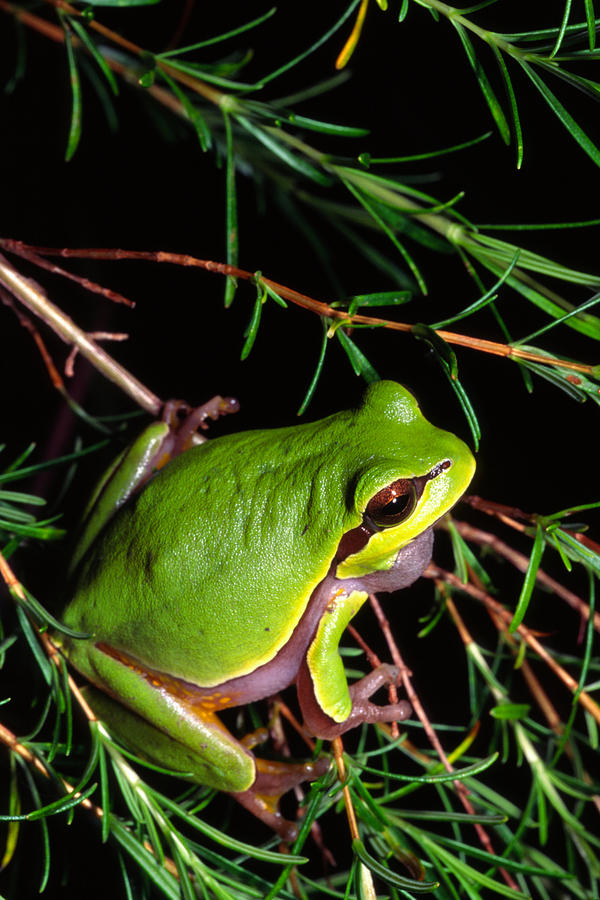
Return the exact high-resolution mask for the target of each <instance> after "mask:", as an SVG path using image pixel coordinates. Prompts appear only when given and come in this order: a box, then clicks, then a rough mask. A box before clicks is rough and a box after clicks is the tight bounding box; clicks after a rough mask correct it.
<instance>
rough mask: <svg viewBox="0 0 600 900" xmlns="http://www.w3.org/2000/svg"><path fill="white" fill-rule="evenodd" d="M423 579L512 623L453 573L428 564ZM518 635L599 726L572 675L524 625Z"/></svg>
mask: <svg viewBox="0 0 600 900" xmlns="http://www.w3.org/2000/svg"><path fill="white" fill-rule="evenodd" d="M424 574H425V577H427V578H436V579H441V580H442V581H445V582H447V583H449V584H451V585H452V586H453V587H455V588H457V589H458V590H459V591H462V592H463V593H466V594H468V595H469V596H470V597H473V598H474V599H476V600H479V601H480V602H482V603H483V604H484V605H485V606H486V607H488V608H489V609H492V610H493V611H494V612H495V613H496V614H497V615H498V616H499V617H500V618H501V619H502V620H503V621H504V623H505V624H506V625H509V624H510V623H511V622H512V618H513V614H512V613H511V612H510V611H509V610H507V609H505V608H504V607H503V606H502V604H501V603H499V602H498V601H497V600H495V599H494V598H493V597H492V596H490V594H488V593H487V592H486V591H484V590H482V589H481V588H478V587H476V586H475V585H473V584H469V583H468V582H467V583H466V584H465V583H464V582H462V581H461V580H460V578H458V576H456V575H454V573H453V572H447V571H445V570H444V569H440V568H439V566H436V565H435V564H433V563H430V564H429V566H428V567H427V570H426V571H425V573H424ZM517 631H518V633H519V634H520V635H521V637H522V639H523V640H524V641H525V642H526V643H527V645H528V646H529V647H530V648H531V649H532V650H533V651H534V653H537V655H538V656H539V657H540V658H541V659H542V660H543V661H544V662H545V663H546V665H547V666H548V667H549V668H550V669H552V671H553V672H554V673H555V675H556V676H557V677H558V678H559V679H560V680H561V681H562V683H563V684H564V685H565V686H566V687H567V688H568V689H569V691H571V693H572V694H574V695H575V694H576V695H577V701H578V703H580V704H581V706H583V708H584V709H585V710H586V711H587V712H589V713H590V714H591V715H592V716H593V717H594V719H595V720H596V722H598V723H599V724H600V706H599V705H598V704H597V703H596V701H595V700H594V699H593V698H592V697H590V695H589V694H588V693H587V692H586V691H584V690H581V691H580V690H579V684H578V682H577V681H576V680H575V678H573V676H572V675H570V674H569V672H567V670H566V669H564V668H563V667H562V666H561V665H560V664H559V663H557V662H556V660H555V659H554V658H553V657H552V656H551V654H550V653H549V652H548V651H547V650H546V648H545V647H544V646H543V645H542V644H541V643H540V642H539V640H538V639H537V638H536V637H535V635H534V634H533V632H532V631H531V630H530V629H529V628H527V627H526V626H525V625H523V624H521V625H519V626H518V628H517Z"/></svg>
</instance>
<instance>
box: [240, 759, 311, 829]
mask: <svg viewBox="0 0 600 900" xmlns="http://www.w3.org/2000/svg"><path fill="white" fill-rule="evenodd" d="M328 768H329V760H328V759H326V758H325V757H322V758H320V759H317V760H315V761H314V762H310V763H288V762H273V761H271V760H266V759H256V780H255V781H254V784H253V785H252V787H251V788H249V789H248V790H247V791H238V792H236V793H232V794H231V796H232V797H234V798H235V799H236V800H237V801H238V803H241V805H242V806H244V807H245V808H246V809H247V810H248V811H249V812H251V813H252V814H253V815H255V816H256V817H257V818H258V819H261V821H263V822H264V823H265V825H268V826H269V828H272V829H273V831H276V832H277V834H278V835H279V836H280V837H281V839H282V840H284V841H286V842H288V843H290V842H291V841H294V840H295V839H296V836H297V834H298V826H297V825H296V823H295V822H290V820H289V819H285V818H284V817H283V815H282V814H281V812H280V810H279V800H280V799H281V797H282V796H283V795H284V794H285V793H287V791H289V790H291V789H292V788H295V787H296V786H297V785H299V784H302V783H303V782H304V781H314V780H315V779H317V778H320V777H321V775H324V774H325V772H326V771H327V769H328Z"/></svg>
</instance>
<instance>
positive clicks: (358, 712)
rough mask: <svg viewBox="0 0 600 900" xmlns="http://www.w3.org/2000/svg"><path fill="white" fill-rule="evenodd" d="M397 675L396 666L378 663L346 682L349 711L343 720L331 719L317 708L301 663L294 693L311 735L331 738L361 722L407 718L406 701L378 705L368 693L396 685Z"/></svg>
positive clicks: (306, 674) (391, 720)
mask: <svg viewBox="0 0 600 900" xmlns="http://www.w3.org/2000/svg"><path fill="white" fill-rule="evenodd" d="M399 678H400V669H399V668H398V666H392V665H390V664H389V663H382V664H381V665H380V666H377V668H376V669H373V671H372V672H370V673H369V674H368V675H365V676H364V677H363V678H361V679H360V680H359V681H356V682H355V683H354V684H352V685H350V699H351V700H352V710H351V712H350V715H349V716H348V717H347V718H346V719H344V721H343V722H335V721H334V720H333V719H332V718H330V717H329V716H328V715H326V713H324V712H323V710H322V709H321V708H320V706H319V704H318V703H317V700H316V698H315V694H314V690H313V688H312V680H311V677H310V674H309V672H308V667H307V666H306V663H304V664H303V665H302V666H301V667H300V671H299V673H298V694H299V696H300V698H301V706H302V715H303V717H304V724H305V725H306V727H307V728H308V730H309V732H310V733H311V734H314V735H315V737H320V738H323V739H324V740H327V741H331V740H333V738H336V737H339V736H340V735H341V734H344V733H345V732H346V731H349V730H350V729H351V728H355V727H356V726H357V725H362V724H363V723H364V722H367V723H374V722H401V721H402V720H403V719H408V717H409V716H410V714H411V712H412V709H411V706H410V703H408V701H406V700H400V701H399V702H398V703H389V704H387V705H386V706H379V705H378V704H377V703H372V702H371V699H370V698H371V696H372V695H373V694H374V693H375V692H376V691H378V690H379V688H381V687H384V686H385V685H390V684H397V683H398V680H399Z"/></svg>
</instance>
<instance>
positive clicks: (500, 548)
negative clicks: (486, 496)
mask: <svg viewBox="0 0 600 900" xmlns="http://www.w3.org/2000/svg"><path fill="white" fill-rule="evenodd" d="M504 521H506V519H505V520H504ZM453 522H454V525H455V526H456V529H457V531H458V532H459V533H460V534H461V535H462V537H464V538H465V540H467V541H472V542H473V543H475V544H479V545H480V546H484V547H489V548H490V549H491V550H493V551H494V553H497V554H498V556H502V557H503V558H504V559H506V560H508V561H509V562H510V563H511V564H512V565H513V566H514V567H515V568H516V569H518V570H519V572H523V573H525V572H526V571H527V568H528V566H529V557H528V556H526V555H525V554H524V553H519V551H518V550H515V549H514V548H513V547H510V546H509V545H508V544H506V543H505V542H504V541H502V540H501V539H500V538H499V537H498V536H497V535H495V534H494V533H493V532H490V531H483V530H482V529H481V528H475V527H474V526H473V525H470V524H469V523H468V522H460V521H458V520H457V519H453ZM519 530H520V528H519ZM536 578H537V580H538V581H539V583H540V584H541V585H543V586H544V587H545V588H548V590H550V591H552V593H553V594H556V596H557V597H560V598H561V600H564V601H565V603H568V604H569V606H570V607H571V608H572V609H574V610H575V611H576V612H577V613H579V615H580V616H581V617H582V618H583V619H585V620H586V621H587V620H589V618H590V607H589V605H588V604H587V603H586V602H585V601H584V600H582V599H581V597H578V596H577V594H574V593H573V591H570V590H569V589H568V588H566V587H565V586H564V585H562V584H561V583H560V582H559V581H556V579H555V578H552V577H551V576H550V575H548V574H547V573H546V572H544V570H543V569H540V568H538V570H537V575H536ZM594 628H595V629H596V631H600V613H599V612H595V613H594Z"/></svg>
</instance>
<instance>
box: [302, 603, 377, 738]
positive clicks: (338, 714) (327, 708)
mask: <svg viewBox="0 0 600 900" xmlns="http://www.w3.org/2000/svg"><path fill="white" fill-rule="evenodd" d="M367 597H368V594H367V593H366V591H352V592H351V593H350V594H346V593H345V592H344V591H343V590H342V589H340V590H339V591H338V593H337V594H336V595H335V596H334V597H333V598H332V599H331V600H330V602H329V605H328V606H327V609H326V610H325V612H324V613H323V616H322V617H321V621H320V622H319V627H318V628H317V632H316V634H315V637H314V639H313V641H312V643H311V645H310V647H309V648H308V651H307V654H306V662H307V663H308V669H309V672H310V675H311V679H312V683H313V688H314V692H315V697H316V700H317V703H318V704H319V706H320V707H321V709H322V710H323V712H324V713H325V714H326V715H328V716H329V717H330V718H331V719H333V721H334V722H344V721H345V720H346V719H347V718H348V716H349V715H350V712H351V711H352V700H351V699H350V693H349V691H348V683H347V681H346V676H345V674H344V664H343V662H342V660H341V657H340V655H339V653H338V644H339V642H340V638H341V636H342V634H343V632H344V630H345V628H346V626H347V625H348V622H349V621H350V619H351V618H352V617H353V616H354V615H355V614H356V613H357V612H358V610H359V609H360V608H361V606H362V605H363V603H364V602H365V600H366V599H367Z"/></svg>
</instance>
